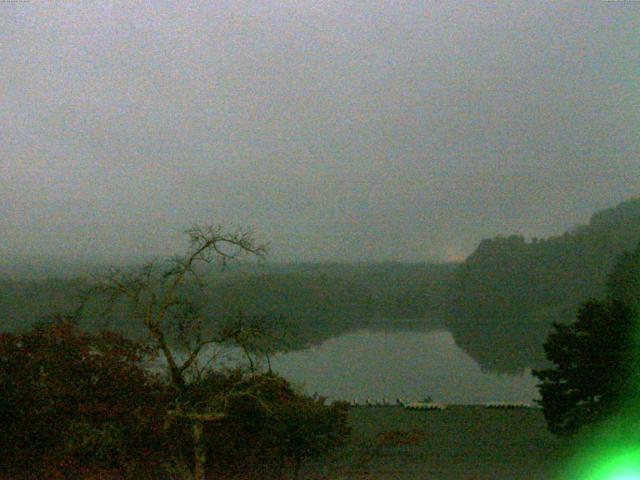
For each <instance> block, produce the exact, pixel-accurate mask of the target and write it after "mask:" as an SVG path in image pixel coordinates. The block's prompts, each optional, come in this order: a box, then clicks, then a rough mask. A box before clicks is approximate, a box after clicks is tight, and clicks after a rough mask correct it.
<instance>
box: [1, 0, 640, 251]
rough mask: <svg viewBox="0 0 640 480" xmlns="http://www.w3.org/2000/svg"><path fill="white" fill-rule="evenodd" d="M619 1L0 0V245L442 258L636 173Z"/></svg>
mask: <svg viewBox="0 0 640 480" xmlns="http://www.w3.org/2000/svg"><path fill="white" fill-rule="evenodd" d="M639 21H640V6H639V5H638V4H637V3H636V2H601V1H578V2H528V1H527V2H525V1H514V2H490V1H485V2H474V1H469V2H417V1H416V2H361V1H344V0H342V1H307V0H305V1H297V2H274V1H251V2H246V1H236V0H234V1H218V2H198V3H188V2H135V3H133V2H124V1H121V2H118V1H113V2H82V3H78V2H70V3H65V2H52V3H47V2H39V1H32V2H16V3H9V2H5V3H3V4H2V5H1V6H0V71H2V82H0V101H1V104H2V108H0V125H1V126H2V128H0V225H2V237H3V245H2V247H1V248H2V253H11V254H20V255H31V254H36V253H37V254H43V253H46V254H52V255H65V256H71V257H74V258H80V259H84V258H93V257H96V256H99V257H101V258H106V259H114V258H118V257H122V256H127V257H130V256H136V255H140V254H142V253H145V252H146V253H169V252H173V251H176V250H178V249H180V248H181V246H182V244H181V243H180V241H181V234H180V232H181V231H182V230H183V229H184V228H186V227H188V226H189V225H190V224H192V223H194V222H215V223H223V224H226V225H230V226H233V225H253V226H254V227H255V228H256V231H257V235H258V237H259V238H261V239H263V240H265V241H268V242H270V243H271V252H272V253H271V258H272V259H273V260H433V259H436V260H445V259H448V260H451V259H459V258H461V257H464V256H465V255H466V254H468V253H469V252H470V251H471V250H472V249H473V248H474V246H475V245H476V244H477V242H478V241H479V240H480V239H481V238H484V237H489V236H493V235H495V234H498V233H507V234H508V233H523V234H525V235H527V236H534V235H535V236H546V235H551V234H558V233H561V232H562V231H564V230H565V229H567V228H568V227H571V226H572V225H575V224H579V223H585V222H587V221H588V217H589V215H590V213H591V212H593V211H595V210H598V209H601V208H604V207H608V206H612V205H615V204H617V203H618V202H619V201H621V200H623V199H625V198H628V197H630V196H632V195H634V194H637V193H638V191H639V187H640V161H638V153H639V151H640V137H638V135H637V132H638V131H640V97H639V94H638V92H640V85H639V82H638V65H639V61H640V44H639V42H640V37H639V36H638V34H637V26H638V23H639Z"/></svg>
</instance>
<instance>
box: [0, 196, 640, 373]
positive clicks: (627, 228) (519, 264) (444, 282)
mask: <svg viewBox="0 0 640 480" xmlns="http://www.w3.org/2000/svg"><path fill="white" fill-rule="evenodd" d="M639 240H640V199H633V200H629V201H627V202H624V203H622V204H620V205H618V206H617V207H615V208H610V209H608V210H604V211H601V212H598V213H596V214H594V215H593V217H592V218H591V221H590V223H589V224H588V225H586V226H580V227H576V228H574V229H572V230H570V231H568V232H567V233H565V234H564V235H561V236H557V237H551V238H548V239H533V240H531V241H526V240H525V239H524V238H523V237H522V236H498V237H496V238H494V239H490V240H483V241H482V242H481V243H480V244H479V246H478V247H477V249H476V251H475V252H473V254H471V255H470V256H469V257H468V258H467V259H466V260H465V261H464V262H463V263H461V264H411V263H400V262H384V263H377V264H370V263H369V264H367V263H362V264H358V263H353V264H344V263H291V264H270V263H264V264H255V263H249V264H240V265H236V266H232V267H231V268H229V269H227V270H225V271H224V272H220V271H218V270H215V269H212V270H211V271H210V272H206V273H207V274H208V275H213V276H215V277H214V281H213V282H212V288H211V289H210V290H209V291H208V292H207V293H206V295H202V294H200V293H198V294H197V295H201V304H202V308H203V309H204V311H205V312H206V317H207V318H209V319H211V325H210V326H211V327H213V326H214V325H218V324H220V322H221V321H223V320H224V319H225V318H229V317H233V316H235V315H237V314H238V313H242V314H244V315H260V316H264V317H265V318H266V319H271V320H272V321H274V322H278V325H279V326H281V327H282V328H283V330H284V331H286V342H284V343H283V344H282V348H283V349H290V348H291V349H296V348H303V347H305V346H308V345H310V344H314V343H318V342H321V341H323V340H325V339H327V338H329V337H332V336H337V335H340V334H342V333H345V332H348V331H352V330H355V329H358V328H363V327H366V326H368V325H369V326H370V325H372V324H375V323H376V321H378V320H381V319H387V320H389V319H391V320H393V319H421V321H422V322H424V323H425V324H427V325H428V326H429V327H430V328H439V327H440V328H442V327H446V328H448V329H449V330H450V331H451V332H452V333H453V335H454V338H455V340H456V342H457V343H458V345H460V346H461V347H462V348H463V349H464V350H465V351H466V352H467V353H468V354H470V355H471V356H472V357H473V358H474V359H475V360H476V361H478V362H479V363H480V365H481V366H482V367H483V368H485V369H488V370H492V371H498V372H519V371H522V370H523V369H525V368H529V367H536V366H540V365H541V364H543V362H544V354H543V351H542V344H543V343H544V340H545V338H546V335H547V334H548V332H549V329H550V328H551V325H552V323H553V322H569V321H571V320H572V319H573V318H574V317H575V313H576V311H577V308H578V306H579V305H580V303H581V302H583V301H584V300H585V299H586V298H590V297H594V298H598V297H600V296H602V294H603V293H604V291H605V287H606V281H607V273H608V272H610V271H611V269H612V268H613V266H614V265H615V263H616V260H617V259H618V257H619V256H620V255H622V254H623V253H624V252H626V251H631V250H633V249H634V248H635V246H636V244H637V243H638V241H639ZM5 264H7V265H10V268H9V267H6V268H2V267H1V265H0V311H1V312H2V329H3V330H9V331H14V330H16V329H20V328H24V327H26V326H28V325H30V324H31V323H33V322H34V321H36V320H39V319H42V318H46V317H47V316H48V315H51V314H53V313H55V312H69V311H72V310H73V308H75V306H76V305H77V302H78V298H79V297H78V295H77V293H78V292H79V291H81V290H82V289H84V288H86V287H87V286H88V285H89V284H90V274H91V273H93V272H100V271H104V270H105V267H104V266H100V265H94V266H92V267H87V266H82V265H75V266H70V267H69V268H67V269H65V268H64V265H65V263H64V262H63V261H58V262H56V261H51V260H43V261H40V262H39V263H38V262H32V263H31V264H29V263H26V262H22V263H20V262H5ZM48 277H58V278H48ZM21 279H25V280H21ZM192 293H193V295H196V292H195V289H194V292H192ZM443 314H444V315H443ZM129 320H130V319H129V314H128V312H127V307H126V305H116V306H115V308H113V309H111V310H110V311H107V310H106V304H100V303H97V302H94V303H93V304H92V305H91V306H90V308H89V309H87V311H86V315H85V318H84V320H83V322H84V324H83V327H84V328H88V329H90V330H94V331H95V330H98V329H101V328H114V329H116V330H120V331H123V332H125V333H128V334H130V335H132V336H136V333H137V332H136V331H135V330H133V329H132V327H131V325H134V324H135V323H134V322H130V321H129Z"/></svg>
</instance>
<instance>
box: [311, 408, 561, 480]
mask: <svg viewBox="0 0 640 480" xmlns="http://www.w3.org/2000/svg"><path fill="white" fill-rule="evenodd" d="M350 421H351V426H352V428H353V435H352V439H351V441H350V443H349V445H348V446H347V448H345V449H343V450H342V451H341V452H340V454H339V456H338V457H337V458H335V459H334V460H333V461H332V463H331V464H329V465H326V464H325V465H322V466H321V465H315V466H313V467H311V468H310V471H309V474H310V478H313V477H314V476H315V477H318V476H320V477H324V478H332V479H340V478H344V479H347V478H348V479H400V480H409V479H412V480H413V479H429V480H472V479H473V480H480V479H482V480H485V479H486V480H550V479H552V478H554V476H553V473H552V472H553V470H554V468H555V466H556V465H557V464H558V463H560V462H562V459H563V457H564V456H565V455H566V447H567V445H566V443H565V442H563V441H561V440H558V439H557V438H555V437H553V436H552V435H551V434H550V433H549V432H547V430H546V428H545V421H544V418H543V416H542V411H541V410H539V409H515V410H494V409H486V408H484V407H482V406H452V407H449V408H447V409H446V410H444V411H435V412H425V411H408V410H405V409H402V408H399V407H370V408H364V407H361V408H353V409H351V412H350Z"/></svg>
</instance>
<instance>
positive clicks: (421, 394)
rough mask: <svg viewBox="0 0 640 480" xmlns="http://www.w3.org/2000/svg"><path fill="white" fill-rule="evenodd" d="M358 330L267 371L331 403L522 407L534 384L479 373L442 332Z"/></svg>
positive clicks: (527, 377) (275, 362)
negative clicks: (425, 402) (428, 402)
mask: <svg viewBox="0 0 640 480" xmlns="http://www.w3.org/2000/svg"><path fill="white" fill-rule="evenodd" d="M407 325H409V326H408V328H406V329H404V330H400V331H398V330H397V329H395V330H390V331H385V330H384V329H383V328H382V329H380V328H375V329H362V330H358V331H355V332H352V333H348V334H345V335H342V336H339V337H336V338H332V339H329V340H327V341H325V342H324V343H322V344H321V345H318V346H315V347H312V348H309V349H307V350H302V351H298V352H290V353H286V354H278V355H276V356H274V358H273V359H272V361H271V363H272V368H273V370H274V371H276V372H278V373H280V374H281V375H283V376H284V377H285V378H287V379H289V380H290V381H292V382H293V383H294V384H295V385H298V386H300V387H302V388H303V389H304V390H305V391H306V392H307V393H309V394H312V393H314V392H318V393H319V394H321V395H324V396H327V397H329V399H331V400H338V399H339V400H358V401H360V402H364V400H365V399H367V398H368V399H370V400H371V401H375V400H382V399H383V398H386V399H388V400H389V401H391V402H393V401H395V399H396V398H397V397H400V398H402V399H403V400H405V401H409V400H422V399H423V398H425V397H426V396H430V397H432V398H433V400H434V401H437V402H444V403H457V404H460V403H462V404H468V403H487V402H491V401H505V402H527V403H531V402H532V401H533V400H534V399H535V398H538V392H537V389H536V383H537V379H535V378H534V377H533V376H532V375H531V373H530V372H526V373H525V374H523V375H499V374H494V373H489V372H484V371H482V370H481V369H480V367H479V365H478V364H477V363H476V362H475V361H474V360H473V359H471V358H470V357H469V356H468V355H467V354H466V353H465V352H464V351H462V350H461V349H460V348H459V347H458V346H457V345H456V343H455V342H454V340H453V337H452V336H451V334H450V333H449V332H448V331H447V330H444V329H438V330H431V331H424V329H420V328H417V329H411V327H410V324H409V323H408V324H407Z"/></svg>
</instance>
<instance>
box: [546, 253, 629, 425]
mask: <svg viewBox="0 0 640 480" xmlns="http://www.w3.org/2000/svg"><path fill="white" fill-rule="evenodd" d="M639 259H640V246H639V247H638V248H637V249H636V251H635V252H634V253H629V254H624V255H623V256H621V257H620V259H619V261H618V263H617V264H616V266H615V268H614V269H613V271H612V273H611V275H610V276H609V282H608V295H607V298H606V299H605V300H603V301H598V300H589V301H587V302H585V303H583V304H582V306H581V307H580V310H579V312H578V316H577V320H576V321H575V322H574V323H572V324H569V325H567V324H554V326H553V330H552V332H551V333H550V334H549V336H548V339H547V341H546V343H545V344H544V351H545V354H546V357H547V359H548V360H549V361H550V362H551V363H553V367H551V368H548V369H544V370H535V371H534V372H533V373H534V375H535V376H536V377H537V378H538V379H540V381H541V383H540V385H539V389H540V395H541V397H542V400H541V404H542V408H543V412H544V416H545V418H546V420H547V425H548V427H549V430H551V431H552V432H553V433H555V434H557V435H570V434H572V433H575V432H577V431H578V430H579V429H580V428H582V427H583V426H585V425H589V424H593V423H596V422H598V421H600V420H602V419H604V418H606V417H608V416H610V415H611V414H614V413H617V412H620V411H621V410H622V409H623V408H624V406H625V404H627V403H629V402H630V401H631V400H632V399H636V400H637V399H638V398H640V396H639V395H638V391H639V390H638V389H639V387H640V341H639V340H640V328H639V323H640V318H639V316H638V314H639V313H640V310H639V309H638V305H639V304H640V302H639V301H638V300H639V299H640V288H638V287H640V261H639Z"/></svg>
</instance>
